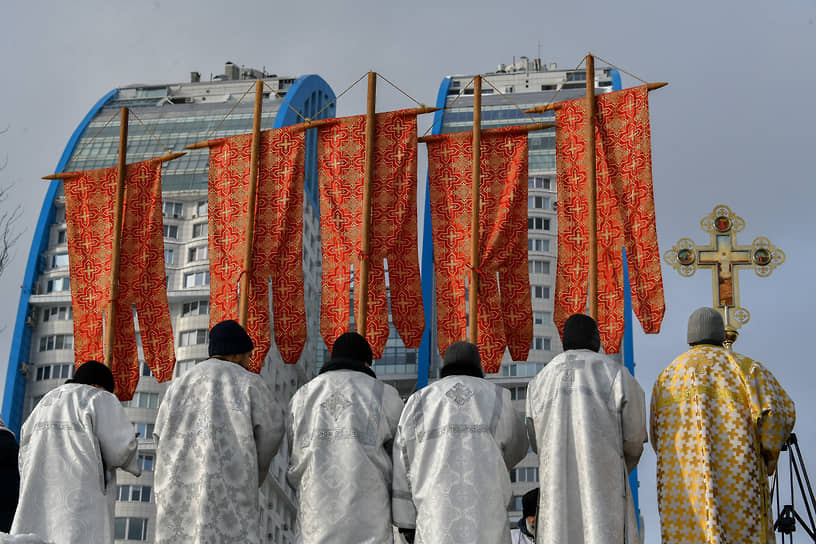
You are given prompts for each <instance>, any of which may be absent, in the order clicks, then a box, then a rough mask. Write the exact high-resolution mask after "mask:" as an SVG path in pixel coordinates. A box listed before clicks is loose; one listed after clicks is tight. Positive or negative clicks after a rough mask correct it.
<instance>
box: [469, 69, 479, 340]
mask: <svg viewBox="0 0 816 544" xmlns="http://www.w3.org/2000/svg"><path fill="white" fill-rule="evenodd" d="M481 147H482V76H476V77H474V78H473V183H472V187H471V191H472V192H471V194H472V196H471V202H472V209H471V215H470V290H469V292H468V299H469V300H468V302H469V315H470V342H471V343H472V344H476V343H477V342H478V340H479V328H478V326H477V324H478V321H479V319H478V317H479V315H478V312H479V272H478V270H479V215H480V211H481V210H480V208H481V203H480V201H479V190H480V186H481V181H482V163H481V160H482V150H481Z"/></svg>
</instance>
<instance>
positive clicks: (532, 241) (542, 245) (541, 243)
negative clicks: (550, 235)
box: [527, 238, 550, 252]
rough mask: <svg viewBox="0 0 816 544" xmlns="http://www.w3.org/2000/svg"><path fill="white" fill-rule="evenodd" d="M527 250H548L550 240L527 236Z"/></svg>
mask: <svg viewBox="0 0 816 544" xmlns="http://www.w3.org/2000/svg"><path fill="white" fill-rule="evenodd" d="M527 250H528V251H542V252H543V251H549V250H550V241H549V240H545V239H543V238H528V239H527Z"/></svg>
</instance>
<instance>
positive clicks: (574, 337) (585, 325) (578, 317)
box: [561, 314, 601, 352]
mask: <svg viewBox="0 0 816 544" xmlns="http://www.w3.org/2000/svg"><path fill="white" fill-rule="evenodd" d="M561 343H562V344H563V345H564V351H567V350H570V349H589V350H592V351H595V352H598V351H600V349H601V333H600V332H599V331H598V324H597V323H596V322H595V320H594V319H592V318H591V317H589V316H588V315H585V314H572V315H571V316H569V318H568V319H567V322H566V323H564V336H563V341H562V342H561Z"/></svg>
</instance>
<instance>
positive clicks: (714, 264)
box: [663, 205, 785, 343]
mask: <svg viewBox="0 0 816 544" xmlns="http://www.w3.org/2000/svg"><path fill="white" fill-rule="evenodd" d="M700 228H702V229H703V230H704V231H706V232H708V233H710V235H711V243H710V244H709V245H708V246H697V245H696V244H695V243H694V241H693V240H691V239H689V238H681V239H680V240H678V241H677V244H675V246H674V247H673V248H671V249H670V250H669V251H667V252H666V253H664V254H663V260H665V261H666V262H667V263H668V264H670V265H672V267H674V269H675V270H677V271H678V272H680V275H682V276H686V277H688V276H692V275H694V273H695V272H696V271H697V268H698V267H710V268H711V271H712V286H713V292H714V308H716V309H717V310H719V312H720V313H721V314H722V316H723V319H724V320H725V328H726V336H727V337H728V338H727V339H726V342H728V341H729V339H730V341H731V342H732V343H733V341H734V340H736V337H737V329H739V328H740V327H741V326H743V325H744V324H746V323H748V321H749V320H750V319H751V314H750V312H748V310H746V309H745V308H742V307H740V302H739V278H738V276H737V272H738V270H739V269H740V268H748V267H752V268H753V269H754V272H756V275H757V276H760V277H763V278H764V277H767V276H770V275H771V272H773V270H774V269H775V268H776V267H777V266H779V265H780V264H782V263H784V262H785V252H784V251H782V250H781V249H779V248H777V247H776V246H774V245H773V244H771V242H770V241H768V239H767V238H764V237H761V236H760V237H758V238H755V239H754V241H753V243H752V244H751V245H750V246H741V245H739V244H737V233H738V232H740V231H742V229H744V228H745V221H744V220H743V219H742V217H738V216H737V215H735V214H734V212H732V211H731V208H729V207H728V206H724V205H719V206H715V207H714V210H713V211H712V212H711V213H710V214H709V215H707V216H705V217H704V218H703V219H702V220H701V221H700Z"/></svg>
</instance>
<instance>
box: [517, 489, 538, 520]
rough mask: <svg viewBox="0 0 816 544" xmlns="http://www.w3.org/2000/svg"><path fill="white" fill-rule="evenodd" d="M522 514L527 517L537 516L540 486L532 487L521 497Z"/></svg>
mask: <svg viewBox="0 0 816 544" xmlns="http://www.w3.org/2000/svg"><path fill="white" fill-rule="evenodd" d="M521 508H522V514H523V515H524V517H525V518H529V517H530V516H535V515H536V511H537V510H538V488H537V487H536V488H535V489H531V490H530V491H528V492H527V493H525V494H524V496H523V497H521Z"/></svg>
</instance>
